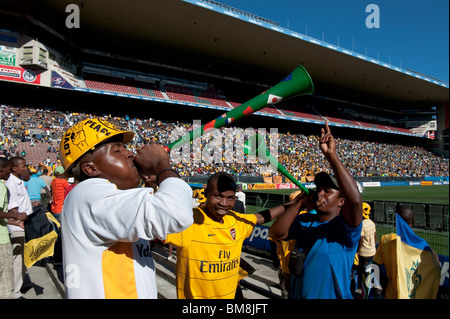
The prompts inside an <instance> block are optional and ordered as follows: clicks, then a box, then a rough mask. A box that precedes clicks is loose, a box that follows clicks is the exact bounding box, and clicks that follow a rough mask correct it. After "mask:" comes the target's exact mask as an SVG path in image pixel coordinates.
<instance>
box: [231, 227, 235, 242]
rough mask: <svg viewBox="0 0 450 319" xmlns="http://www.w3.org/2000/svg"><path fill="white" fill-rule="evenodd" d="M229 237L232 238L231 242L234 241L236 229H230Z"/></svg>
mask: <svg viewBox="0 0 450 319" xmlns="http://www.w3.org/2000/svg"><path fill="white" fill-rule="evenodd" d="M230 235H231V238H233V240H236V229H234V228H231V229H230Z"/></svg>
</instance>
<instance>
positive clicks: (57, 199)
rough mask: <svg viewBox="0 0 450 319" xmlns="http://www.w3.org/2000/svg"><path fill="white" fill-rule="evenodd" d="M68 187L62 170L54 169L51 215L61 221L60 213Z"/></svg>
mask: <svg viewBox="0 0 450 319" xmlns="http://www.w3.org/2000/svg"><path fill="white" fill-rule="evenodd" d="M68 187H69V182H68V181H67V180H66V179H65V178H64V168H63V167H62V166H58V167H57V168H55V178H54V179H53V180H52V184H51V189H52V194H53V201H52V215H53V216H55V218H56V219H57V220H58V221H61V211H62V207H63V204H64V194H65V192H66V189H67V188H68Z"/></svg>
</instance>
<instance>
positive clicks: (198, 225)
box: [165, 205, 256, 299]
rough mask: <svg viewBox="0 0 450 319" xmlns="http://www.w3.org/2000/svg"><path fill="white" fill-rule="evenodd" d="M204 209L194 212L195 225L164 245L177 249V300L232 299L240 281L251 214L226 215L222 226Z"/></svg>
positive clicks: (168, 238)
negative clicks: (240, 268) (242, 254)
mask: <svg viewBox="0 0 450 319" xmlns="http://www.w3.org/2000/svg"><path fill="white" fill-rule="evenodd" d="M204 210H205V206H204V205H201V206H199V207H197V208H195V209H194V223H193V224H192V225H191V226H190V227H189V228H187V229H186V230H184V231H182V232H181V233H177V234H169V235H168V236H167V238H166V241H165V242H166V243H167V244H173V245H174V246H176V247H178V248H177V267H176V278H177V296H178V298H179V299H194V298H212V299H232V298H234V295H235V292H236V287H237V284H238V279H239V261H240V258H241V251H242V244H243V242H244V240H245V238H247V237H249V236H250V235H251V233H252V231H253V228H254V227H255V225H256V216H255V215H253V214H239V213H236V212H233V211H229V212H228V213H227V214H226V215H225V216H224V217H223V223H219V222H216V221H214V220H212V219H211V218H209V217H208V216H207V215H206V213H205V212H204Z"/></svg>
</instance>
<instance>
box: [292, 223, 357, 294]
mask: <svg viewBox="0 0 450 319" xmlns="http://www.w3.org/2000/svg"><path fill="white" fill-rule="evenodd" d="M361 225H362V223H361V224H360V225H359V226H357V227H354V228H350V227H348V226H347V225H346V223H345V220H344V218H343V217H342V216H341V215H338V216H336V217H335V218H333V219H332V220H330V221H327V222H323V223H320V222H318V217H317V215H313V214H301V215H299V216H298V217H297V218H296V219H295V221H294V222H293V223H292V225H291V228H290V229H289V235H288V238H287V239H286V240H290V239H295V240H296V242H295V248H296V249H301V250H303V251H304V252H305V254H306V259H305V261H304V264H303V273H302V275H300V276H294V275H291V298H293V299H352V298H353V297H352V293H351V290H350V283H351V269H352V265H353V261H354V258H355V254H356V250H357V248H358V242H359V239H360V237H361V227H362V226H361Z"/></svg>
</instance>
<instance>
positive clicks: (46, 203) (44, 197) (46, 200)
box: [39, 167, 53, 211]
mask: <svg viewBox="0 0 450 319" xmlns="http://www.w3.org/2000/svg"><path fill="white" fill-rule="evenodd" d="M39 178H41V179H43V180H44V182H45V185H46V186H47V188H48V189H51V185H52V180H53V177H51V176H50V174H49V170H48V168H46V167H45V168H44V169H43V170H42V174H41V175H39ZM50 199H51V197H50V196H49V195H48V193H47V191H45V190H44V189H41V202H42V206H43V207H44V208H45V209H46V210H47V211H51V207H50Z"/></svg>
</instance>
